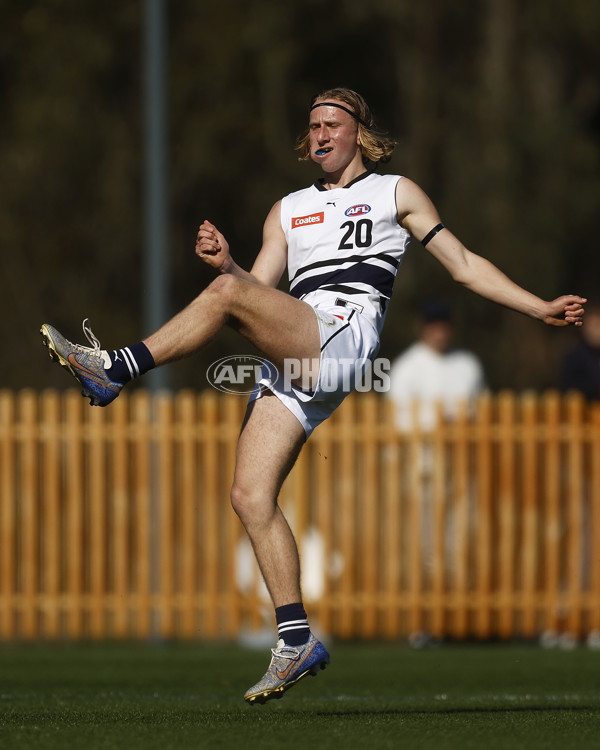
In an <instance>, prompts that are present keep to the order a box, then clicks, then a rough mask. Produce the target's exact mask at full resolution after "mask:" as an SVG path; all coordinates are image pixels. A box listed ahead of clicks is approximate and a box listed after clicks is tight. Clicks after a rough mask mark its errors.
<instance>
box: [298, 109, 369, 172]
mask: <svg viewBox="0 0 600 750" xmlns="http://www.w3.org/2000/svg"><path fill="white" fill-rule="evenodd" d="M331 101H336V100H335V99H332V100H331ZM340 104H343V105H344V106H347V105H346V104H344V102H340ZM309 133H310V157H311V159H312V160H313V161H314V162H316V163H317V164H320V165H321V167H322V168H323V170H324V171H325V172H328V173H330V174H331V173H333V172H338V171H340V170H343V169H345V168H346V167H347V166H348V164H350V162H351V161H352V160H353V159H355V158H356V157H357V154H360V140H359V137H358V125H357V123H356V120H354V118H353V117H351V116H350V115H349V114H348V113H347V112H344V110H343V109H339V108H338V107H317V108H316V109H313V110H312V112H311V113H310V121H309Z"/></svg>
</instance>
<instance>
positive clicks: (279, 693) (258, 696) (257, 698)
mask: <svg viewBox="0 0 600 750" xmlns="http://www.w3.org/2000/svg"><path fill="white" fill-rule="evenodd" d="M328 664H329V659H322V660H321V661H320V662H317V663H316V664H313V665H312V666H311V667H309V668H308V669H306V670H305V671H304V672H302V674H299V675H298V677H295V678H294V679H293V680H290V681H289V682H285V683H284V684H283V685H279V687H276V688H272V689H271V690H263V691H262V692H261V693H255V694H254V695H249V696H248V697H247V698H244V700H245V701H246V703H249V704H250V705H251V706H254V705H256V704H257V703H259V704H261V705H263V704H264V703H266V702H267V701H270V700H273V699H276V700H279V699H280V698H283V694H284V693H285V692H286V690H289V689H290V688H291V687H294V685H295V684H296V683H297V682H299V681H300V680H301V679H302V678H303V677H306V675H311V676H312V677H316V676H317V675H318V674H319V672H320V671H321V670H322V669H325V667H326V666H327V665H328Z"/></svg>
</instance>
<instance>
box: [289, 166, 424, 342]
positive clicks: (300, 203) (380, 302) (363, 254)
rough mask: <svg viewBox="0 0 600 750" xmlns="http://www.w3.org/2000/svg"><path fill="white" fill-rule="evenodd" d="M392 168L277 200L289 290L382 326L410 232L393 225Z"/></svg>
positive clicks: (395, 180) (311, 301)
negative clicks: (352, 311) (389, 171)
mask: <svg viewBox="0 0 600 750" xmlns="http://www.w3.org/2000/svg"><path fill="white" fill-rule="evenodd" d="M399 179H402V178H401V177H399V176H398V175H378V174H374V173H365V174H364V175H360V177H358V178H357V179H356V180H354V181H353V182H351V183H350V184H349V185H346V187H343V188H335V189H334V190H327V189H326V188H324V187H323V186H322V185H321V184H320V183H318V182H317V183H315V184H314V185H311V187H309V188H305V189H304V190H298V191H297V192H295V193H291V194H290V195H288V196H286V197H285V198H283V200H282V202H281V225H282V228H283V231H284V233H285V237H286V240H287V245H288V275H289V280H290V294H291V295H292V296H294V297H297V298H298V299H303V300H305V301H306V302H308V303H309V304H311V305H313V306H335V305H340V306H343V307H349V308H352V309H355V310H358V311H359V312H361V313H362V314H363V315H364V316H365V317H367V318H368V319H369V320H370V321H371V323H372V324H373V326H374V327H375V329H376V330H377V331H378V332H381V328H382V326H383V321H384V319H385V313H386V309H387V303H388V302H389V299H390V297H391V295H392V287H393V284H394V279H395V276H396V272H397V271H398V267H399V265H400V261H401V258H402V255H403V254H404V252H405V250H406V246H407V244H408V242H409V240H410V234H409V232H408V231H407V230H406V229H404V228H403V227H401V226H400V224H398V218H397V216H398V212H397V208H396V195H395V193H396V185H397V183H398V180H399Z"/></svg>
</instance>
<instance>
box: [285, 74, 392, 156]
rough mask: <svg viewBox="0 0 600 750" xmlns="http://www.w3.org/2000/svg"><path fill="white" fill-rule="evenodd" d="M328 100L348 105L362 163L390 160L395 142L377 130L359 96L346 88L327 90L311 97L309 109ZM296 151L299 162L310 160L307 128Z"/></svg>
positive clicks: (364, 102)
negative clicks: (355, 129)
mask: <svg viewBox="0 0 600 750" xmlns="http://www.w3.org/2000/svg"><path fill="white" fill-rule="evenodd" d="M328 99H336V100H337V101H340V102H344V104H346V105H348V109H349V110H352V112H353V113H354V114H353V117H354V119H355V120H356V123H357V126H358V137H359V139H360V150H361V152H362V155H363V161H370V162H374V163H376V164H377V163H378V162H382V163H386V162H388V161H389V160H390V159H391V158H392V153H393V151H394V149H395V148H396V144H397V141H395V140H394V139H393V138H390V136H389V135H388V134H387V133H385V132H383V131H382V130H379V129H378V128H377V126H376V125H375V120H374V118H373V115H372V114H371V110H370V109H369V106H368V104H367V103H366V101H365V100H364V99H363V98H362V96H361V95H360V94H358V93H357V92H356V91H352V89H346V88H338V89H328V90H327V91H323V92H322V93H320V94H317V96H315V97H313V99H312V101H311V103H310V107H311V109H312V107H313V106H314V105H315V104H316V103H317V102H322V101H327V100H328ZM296 150H297V151H298V153H299V154H300V155H299V157H298V158H299V159H300V160H301V161H306V160H307V159H310V135H309V130H308V128H307V129H306V131H305V132H304V134H303V135H301V136H300V138H298V142H297V144H296Z"/></svg>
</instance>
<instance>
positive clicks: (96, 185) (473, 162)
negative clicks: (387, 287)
mask: <svg viewBox="0 0 600 750" xmlns="http://www.w3.org/2000/svg"><path fill="white" fill-rule="evenodd" d="M0 12H1V19H2V23H1V24H0V105H1V113H2V116H1V119H0V163H1V164H2V180H1V187H0V190H1V195H0V237H1V238H2V252H1V253H0V269H1V277H2V290H3V291H2V294H1V295H0V316H1V320H2V365H1V371H0V387H9V388H21V387H24V386H33V387H59V388H62V387H66V386H71V385H72V381H70V379H69V378H67V377H66V376H65V375H64V373H61V372H60V370H59V368H57V367H56V366H53V365H51V364H50V362H49V360H48V359H47V354H46V353H45V351H44V350H43V349H42V347H41V345H40V338H39V335H38V329H39V326H40V324H41V323H42V322H44V321H47V322H51V323H53V324H54V325H56V326H57V327H59V329H61V330H62V331H63V333H65V335H67V336H68V337H69V338H71V339H72V340H74V341H80V342H82V343H85V341H84V340H83V339H82V333H81V329H80V320H81V319H83V318H84V317H89V318H90V320H91V323H92V325H93V327H94V330H95V331H96V333H97V335H98V336H99V338H100V339H101V341H102V343H103V345H104V346H107V347H114V346H121V345H124V344H127V343H133V342H135V341H137V340H139V339H140V338H142V337H143V336H145V335H146V334H148V333H149V331H145V330H143V321H142V314H141V310H142V301H143V298H144V294H145V289H144V284H143V276H142V272H141V269H142V267H143V257H144V256H143V253H144V247H143V239H142V236H143V232H142V210H141V196H142V187H143V180H144V165H143V162H142V148H141V144H142V137H143V123H142V104H143V102H142V94H143V92H142V28H143V26H142V24H143V3H142V2H141V0H105V1H104V2H102V3H97V2H91V0H81V1H80V2H74V0H20V1H19V2H18V3H15V2H12V1H11V0H0ZM167 29H168V45H169V52H168V128H169V138H168V140H169V146H168V148H169V164H168V169H169V219H170V232H169V254H170V261H169V262H170V271H171V272H170V278H169V289H170V307H171V312H175V311H176V310H178V309H179V308H181V307H182V306H183V305H184V304H186V303H187V302H188V301H189V300H191V299H192V298H193V297H194V296H195V295H196V294H197V293H198V292H199V291H201V290H202V289H203V288H204V287H205V286H206V285H207V284H208V283H209V282H210V280H211V278H212V277H213V272H212V271H211V270H210V269H209V268H207V267H206V266H205V265H204V264H203V263H202V262H201V261H200V260H199V259H198V258H196V256H195V255H194V241H195V234H196V229H197V226H198V224H199V223H200V222H201V221H202V220H203V219H204V218H209V219H211V220H212V221H214V222H215V223H216V224H217V225H218V226H219V227H220V228H221V230H222V231H223V232H224V234H225V235H226V236H227V238H228V239H229V242H230V245H231V248H232V252H233V253H234V255H235V257H236V259H237V260H238V262H239V263H240V264H241V265H243V266H244V267H246V268H249V267H250V265H251V263H252V259H253V257H254V255H255V254H256V252H257V250H258V248H259V247H260V243H261V230H262V224H263V221H264V218H265V217H266V215H267V212H268V210H269V208H270V207H271V205H272V204H273V203H274V202H275V201H276V200H277V199H279V198H280V197H281V196H283V195H284V194H286V193H288V192H291V191H292V190H296V189H299V188H301V187H305V186H307V185H309V184H310V183H312V182H313V181H314V180H315V179H316V178H317V177H318V176H319V170H318V168H317V167H316V166H315V165H312V164H306V163H299V162H298V160H297V157H296V154H295V152H294V148H293V147H294V143H295V139H296V137H297V136H298V135H299V134H300V132H301V131H302V130H303V128H304V127H305V124H306V121H307V110H308V104H309V101H310V98H311V96H312V95H313V94H314V93H316V92H318V91H321V90H323V89H326V88H329V87H331V86H337V85H343V86H349V87H351V88H354V89H356V90H358V91H360V92H361V93H362V94H363V95H364V96H365V98H366V99H367V101H368V102H369V103H370V105H371V107H372V109H373V111H374V112H375V114H376V116H377V119H378V120H379V122H380V123H381V124H382V125H383V126H384V127H385V128H386V129H387V130H388V131H389V132H391V133H392V134H393V135H394V136H395V137H396V138H397V139H398V141H399V144H398V147H397V150H396V152H395V155H394V158H393V160H392V162H391V163H390V164H388V165H386V166H385V168H384V169H383V170H382V171H386V172H393V173H398V174H404V175H407V176H409V177H411V178H412V179H414V180H415V181H416V182H417V183H419V184H420V185H421V186H422V187H423V188H424V189H425V190H426V191H427V192H428V193H429V195H430V196H431V197H432V199H433V200H434V202H435V203H436V205H437V207H438V209H439V211H440V214H441V216H442V220H443V221H444V223H445V224H446V225H447V226H448V227H449V228H450V229H451V230H452V231H453V232H454V233H455V234H456V235H457V236H458V237H459V238H460V239H461V240H462V241H463V242H464V243H465V244H466V245H467V246H468V247H469V248H470V249H472V250H474V251H475V252H478V253H480V254H482V255H484V256H486V257H487V258H489V259H490V260H492V261H493V262H494V263H496V264H497V265H498V266H499V267H500V268H501V269H503V270H504V271H505V272H506V273H508V275H509V276H511V277H512V278H513V279H515V280H516V281H517V282H518V283H520V284H522V285H524V286H526V287H527V288H529V289H530V290H531V291H534V292H535V293H537V294H539V295H540V296H542V297H544V298H548V299H549V298H553V297H555V296H557V295H558V294H562V293H571V292H573V293H578V294H583V295H585V296H588V297H593V296H596V295H597V294H598V293H600V259H599V257H598V253H597V252H596V250H595V246H596V242H597V240H596V237H597V224H598V214H599V207H600V169H599V166H600V44H598V39H599V32H600V3H595V2H588V1H586V0H568V1H567V0H564V1H561V0H527V2H519V0H466V1H465V2H460V3H456V2H449V1H447V2H445V1H444V0H422V1H420V2H417V1H416V0H412V1H411V0H371V1H370V2H368V3H366V2H364V1H363V0H328V1H327V2H325V1H324V0H286V2H285V3H275V2H272V0H224V1H223V2H220V3H201V2H194V0H173V2H171V3H170V4H169V5H168V26H167ZM431 296H442V297H444V298H445V299H447V300H448V301H450V302H451V303H452V305H453V306H454V309H455V312H456V319H457V323H458V330H457V341H456V343H457V344H458V345H460V346H465V347H468V348H470V349H472V350H473V351H475V352H476V353H477V354H478V355H479V356H480V358H481V359H482V361H483V363H484V366H485V370H486V375H487V379H488V382H489V384H490V386H491V387H492V388H493V389H500V388H516V389H524V388H536V389H543V388H547V387H551V386H553V385H555V383H556V378H557V368H558V359H559V357H560V355H561V353H562V352H563V351H564V350H565V349H566V348H567V347H569V346H572V345H573V344H574V343H575V341H576V338H577V336H578V335H579V334H578V332H577V331H576V330H574V329H568V330H559V329H550V328H546V327H545V326H543V325H542V324H540V323H538V322H535V321H531V320H529V319H527V318H525V317H523V316H520V315H518V314H516V313H514V312H511V311H508V310H504V309H502V308H500V307H498V306H495V305H493V304H491V303H489V302H486V301H484V300H481V299H479V298H478V297H477V296H475V295H473V294H471V293H470V292H467V291H465V290H463V289H462V288H460V287H458V286H457V285H456V284H454V283H453V282H452V281H451V280H450V279H449V277H448V276H447V274H446V272H445V271H444V270H443V269H442V268H441V267H440V266H439V265H438V264H437V263H436V261H434V260H433V258H431V257H430V256H429V255H428V253H427V252H426V251H424V250H423V249H422V247H421V246H420V245H418V244H417V243H413V244H412V245H411V247H410V248H409V251H408V253H407V257H406V258H405V261H404V263H403V265H402V267H401V268H400V271H399V274H398V278H397V281H396V286H395V292H394V298H393V301H392V304H391V306H390V311H389V314H388V321H387V325H386V329H385V332H384V338H383V341H382V348H381V355H382V356H388V357H390V358H392V357H393V356H395V355H396V354H398V353H399V352H400V351H401V350H402V349H403V348H404V347H405V346H407V345H408V344H409V343H410V342H411V341H412V340H413V337H414V332H415V330H414V325H415V314H416V312H417V311H418V309H419V306H420V305H421V303H422V302H423V300H424V299H426V298H429V297H431ZM247 351H250V349H249V348H248V346H247V345H246V344H245V343H244V342H243V341H242V340H241V339H239V337H237V336H236V335H235V334H233V333H232V332H229V331H223V332H222V334H221V335H220V336H219V337H218V340H217V341H215V342H214V343H213V344H212V345H211V346H210V347H209V349H208V350H207V351H205V352H204V353H203V354H201V355H200V356H199V357H196V358H193V359H192V360H189V361H186V362H181V363H177V364H175V365H171V366H170V370H169V372H170V375H169V377H170V382H171V384H172V386H173V387H174V388H179V387H185V386H192V387H196V388H203V387H205V386H206V379H205V372H206V369H207V367H208V365H209V364H210V363H211V362H212V361H213V360H215V359H216V358H217V357H218V356H225V355H227V354H241V353H245V352H247Z"/></svg>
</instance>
